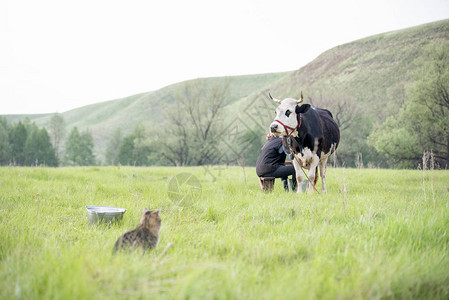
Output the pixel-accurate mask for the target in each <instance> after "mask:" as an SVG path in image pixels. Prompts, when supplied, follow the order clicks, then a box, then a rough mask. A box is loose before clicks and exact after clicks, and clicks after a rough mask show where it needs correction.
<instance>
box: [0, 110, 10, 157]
mask: <svg viewBox="0 0 449 300" xmlns="http://www.w3.org/2000/svg"><path fill="white" fill-rule="evenodd" d="M10 155H11V146H10V144H9V140H8V123H7V121H6V119H5V118H3V117H0V165H5V164H7V163H8V162H9V160H10Z"/></svg>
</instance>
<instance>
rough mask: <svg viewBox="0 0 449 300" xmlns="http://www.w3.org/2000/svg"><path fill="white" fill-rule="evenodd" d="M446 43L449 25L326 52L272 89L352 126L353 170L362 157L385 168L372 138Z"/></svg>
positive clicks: (347, 147)
mask: <svg viewBox="0 0 449 300" xmlns="http://www.w3.org/2000/svg"><path fill="white" fill-rule="evenodd" d="M440 40H449V20H443V21H438V22H434V23H430V24H424V25H421V26H416V27H412V28H408V29H403V30H399V31H393V32H387V33H383V34H379V35H375V36H371V37H368V38H365V39H362V40H357V41H354V42H351V43H347V44H344V45H340V46H338V47H335V48H333V49H330V50H328V51H326V52H324V53H323V54H321V55H320V56H318V57H317V58H316V59H315V60H313V61H312V62H311V63H309V64H307V65H305V66H304V67H302V68H300V69H299V70H296V71H294V72H292V73H290V74H288V75H287V76H285V77H283V78H282V79H280V80H279V81H277V82H276V83H274V84H273V85H271V86H270V87H269V89H270V90H271V93H272V94H273V95H274V96H275V97H278V98H283V97H289V96H293V97H299V94H300V91H303V93H304V98H305V102H306V103H312V104H314V105H316V106H320V107H325V108H328V109H330V110H331V111H332V112H333V113H334V117H340V118H341V119H342V120H346V121H348V122H347V123H346V124H347V126H349V127H348V128H346V129H344V130H343V131H342V141H341V144H340V147H339V156H340V157H341V158H343V159H344V160H345V162H346V164H347V165H348V164H353V163H354V159H355V157H356V155H357V153H361V154H362V157H363V158H364V160H365V163H367V162H369V161H372V162H373V163H374V164H375V165H382V164H381V162H379V157H378V155H377V153H375V152H374V150H373V149H370V148H369V147H368V146H367V145H366V142H365V140H366V137H367V136H368V135H369V133H370V132H371V131H372V129H373V128H374V127H375V126H379V125H380V124H382V123H383V121H384V120H385V119H386V117H387V116H389V115H391V114H394V113H397V112H398V110H399V108H400V107H401V105H402V104H403V103H404V102H405V101H408V98H407V93H406V87H407V86H408V85H409V84H410V83H413V82H414V81H416V80H417V79H419V78H420V73H419V72H418V70H419V69H420V66H421V63H422V60H423V53H424V51H425V49H426V47H427V46H428V45H430V44H433V43H436V42H438V41H440ZM264 93H265V94H266V93H267V91H257V92H255V93H253V94H252V95H250V97H248V98H247V99H244V100H243V101H242V103H240V104H239V105H240V107H245V105H249V104H250V103H251V102H255V101H259V102H260V101H266V100H265V99H266V97H265V96H264V95H262V94H264ZM243 102H245V103H243ZM249 114H253V113H249ZM376 160H377V161H376Z"/></svg>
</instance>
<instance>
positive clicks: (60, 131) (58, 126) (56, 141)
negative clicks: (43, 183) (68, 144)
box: [49, 113, 65, 158]
mask: <svg viewBox="0 0 449 300" xmlns="http://www.w3.org/2000/svg"><path fill="white" fill-rule="evenodd" d="M49 130H50V135H51V140H52V143H53V147H54V148H55V153H56V157H58V158H59V156H60V144H61V141H62V139H63V138H64V135H65V120H64V116H63V115H61V114H58V113H56V114H54V115H53V116H52V117H51V119H50V125H49Z"/></svg>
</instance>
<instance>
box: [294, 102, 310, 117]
mask: <svg viewBox="0 0 449 300" xmlns="http://www.w3.org/2000/svg"><path fill="white" fill-rule="evenodd" d="M309 109H310V104H303V105H301V106H299V105H296V108H295V113H296V114H297V115H299V114H303V113H305V112H307V111H308V110H309Z"/></svg>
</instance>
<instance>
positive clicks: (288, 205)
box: [0, 167, 449, 299]
mask: <svg viewBox="0 0 449 300" xmlns="http://www.w3.org/2000/svg"><path fill="white" fill-rule="evenodd" d="M181 172H190V173H193V174H194V175H196V176H197V178H198V179H199V180H200V182H201V184H202V194H201V196H200V197H198V198H196V199H195V200H196V202H194V204H193V205H192V206H190V207H187V208H182V209H181V208H179V207H178V206H176V205H173V204H172V203H171V201H170V199H169V198H168V196H167V190H166V189H167V182H168V180H169V179H170V178H171V176H173V175H175V174H178V173H181ZM211 175H213V176H215V178H216V180H215V181H213V178H214V177H212V176H211ZM422 180H423V174H422V172H420V171H413V170H407V171H398V170H389V171H386V170H367V169H365V170H356V169H329V171H328V176H327V182H328V190H329V194H328V195H316V194H315V195H301V196H298V195H296V194H291V193H285V192H283V191H282V190H281V189H280V185H279V182H278V183H277V185H276V187H275V191H274V193H271V194H263V193H262V192H260V190H259V187H258V183H257V182H256V178H255V175H254V169H252V168H247V169H246V170H245V173H244V172H243V170H242V169H241V168H237V167H233V168H224V169H221V170H218V169H216V168H214V169H208V170H205V169H204V168H202V167H198V168H182V169H179V168H59V169H51V168H35V169H31V168H0V189H1V190H2V193H1V195H0V205H1V214H0V223H1V226H0V236H1V242H0V282H1V283H0V298H1V299H11V298H15V297H18V298H20V297H22V298H24V299H50V298H59V299H93V298H95V299H130V298H142V297H143V298H148V297H151V298H157V299H176V298H178V299H185V298H194V299H212V298H213V299H220V298H240V299H264V298H265V299H266V298H268V299H273V298H276V299H298V298H301V299H316V298H325V299H335V298H345V299H354V298H364V299H366V298H368V299H372V298H375V299H378V298H421V299H423V298H424V299H447V298H448V297H449V273H448V272H447V268H448V265H449V257H448V256H447V253H448V250H449V249H448V248H449V236H448V234H447V229H448V227H449V221H448V220H449V202H448V201H449V199H448V196H447V195H448V192H449V186H448V182H449V173H448V172H447V171H432V172H427V173H426V175H425V184H424V185H423V184H422ZM343 183H344V184H345V187H346V189H347V193H346V198H345V197H344V194H342V193H341V192H340V190H341V188H342V187H343ZM37 194H39V195H37ZM89 204H95V205H111V206H120V207H125V208H127V209H128V211H127V212H126V214H125V217H124V220H123V222H122V223H121V224H116V225H114V226H111V227H104V226H100V227H94V228H89V227H88V226H87V220H86V212H85V208H84V205H89ZM143 207H148V208H150V209H151V208H159V207H162V218H163V223H162V225H163V228H162V231H161V240H160V243H159V246H158V248H156V249H155V250H154V251H153V252H150V253H147V254H145V255H144V256H142V255H141V254H140V253H138V252H137V253H134V254H126V253H123V254H120V255H117V256H112V255H111V249H112V246H113V244H114V242H115V240H116V238H117V237H118V236H119V235H120V234H122V233H123V232H125V231H127V230H130V229H132V228H134V226H135V225H136V223H137V221H138V220H139V218H140V214H141V211H142V209H143ZM169 243H173V245H172V246H170V247H169V248H168V249H167V250H166V251H164V248H165V247H166V246H167V245H169Z"/></svg>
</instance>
